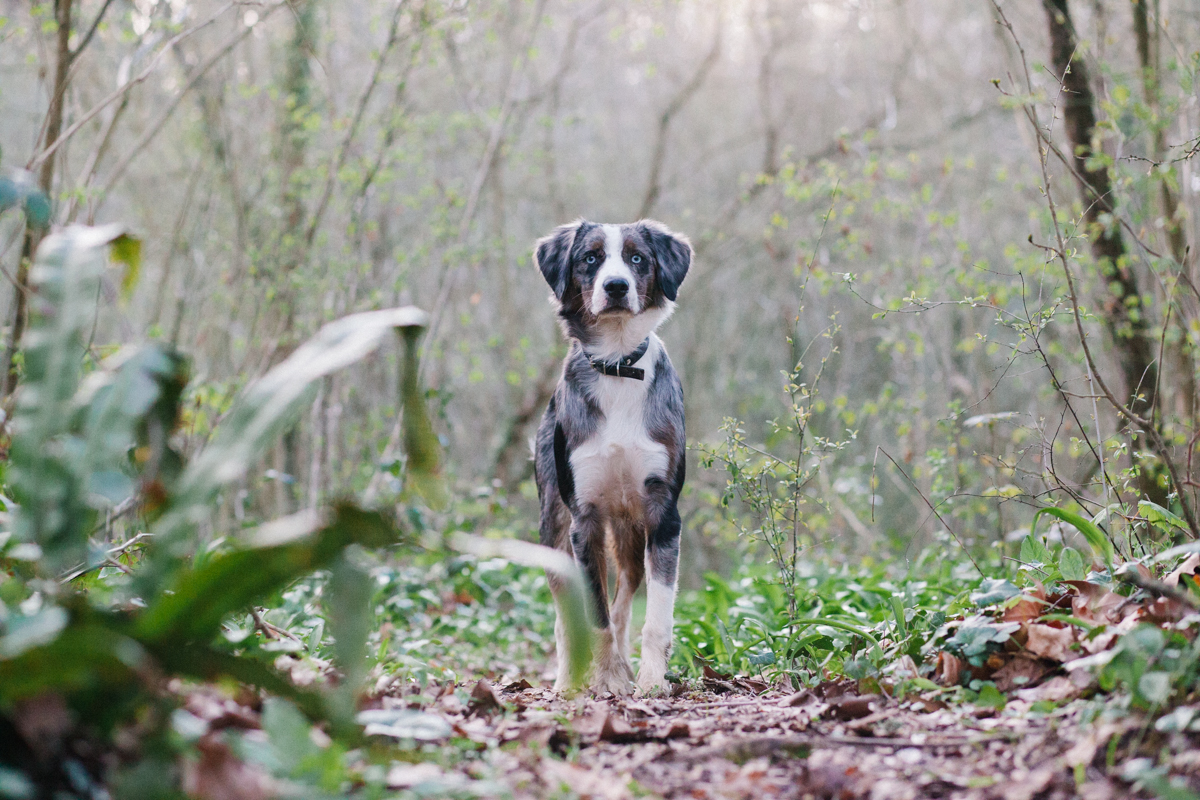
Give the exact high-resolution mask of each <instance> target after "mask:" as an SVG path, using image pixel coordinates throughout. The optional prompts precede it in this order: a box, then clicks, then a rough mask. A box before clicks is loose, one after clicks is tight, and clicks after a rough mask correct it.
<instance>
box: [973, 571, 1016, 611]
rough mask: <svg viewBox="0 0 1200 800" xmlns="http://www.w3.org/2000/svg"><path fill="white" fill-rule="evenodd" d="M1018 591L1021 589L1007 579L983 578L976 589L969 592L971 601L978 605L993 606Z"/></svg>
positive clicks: (1014, 595)
mask: <svg viewBox="0 0 1200 800" xmlns="http://www.w3.org/2000/svg"><path fill="white" fill-rule="evenodd" d="M1020 593H1021V590H1020V589H1018V588H1017V587H1016V586H1015V585H1013V584H1012V583H1010V582H1009V581H1007V580H1004V579H1002V578H998V579H988V578H985V579H984V581H983V583H981V584H979V589H978V591H975V592H973V593H972V594H971V602H972V603H974V604H975V605H977V606H980V607H984V606H993V605H995V604H996V603H1002V602H1004V601H1005V600H1007V599H1008V598H1010V597H1016V596H1017V595H1019V594H1020Z"/></svg>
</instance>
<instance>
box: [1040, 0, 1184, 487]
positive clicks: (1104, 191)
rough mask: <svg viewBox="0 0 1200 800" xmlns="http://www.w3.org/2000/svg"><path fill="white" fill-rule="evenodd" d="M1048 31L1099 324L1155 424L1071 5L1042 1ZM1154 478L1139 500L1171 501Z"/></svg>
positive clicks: (1142, 340)
mask: <svg viewBox="0 0 1200 800" xmlns="http://www.w3.org/2000/svg"><path fill="white" fill-rule="evenodd" d="M1042 5H1043V6H1044V8H1045V9H1046V16H1047V19H1048V22H1049V25H1050V59H1051V63H1052V68H1053V70H1054V74H1055V75H1057V76H1059V77H1060V79H1061V80H1062V104H1063V105H1062V108H1063V121H1064V123H1065V127H1066V131H1067V138H1068V139H1069V140H1070V142H1071V150H1072V153H1073V156H1074V170H1075V177H1076V182H1077V183H1078V184H1079V191H1080V195H1081V198H1082V200H1083V218H1084V222H1085V223H1086V226H1087V232H1088V238H1089V239H1090V240H1091V244H1092V257H1093V258H1094V259H1095V260H1096V266H1097V268H1098V269H1099V270H1100V274H1101V275H1103V276H1104V279H1105V282H1106V284H1107V286H1108V289H1109V293H1108V296H1107V297H1105V298H1104V299H1103V301H1102V303H1101V318H1102V319H1103V321H1104V327H1105V329H1106V330H1107V331H1108V333H1109V336H1110V337H1111V339H1112V343H1113V349H1114V351H1115V353H1116V356H1117V363H1118V364H1119V366H1120V370H1121V377H1122V379H1123V384H1124V391H1125V396H1124V397H1123V398H1120V399H1122V400H1123V401H1124V402H1125V403H1126V404H1127V405H1128V406H1129V408H1130V409H1131V410H1132V411H1134V412H1136V413H1138V414H1140V415H1142V416H1143V417H1145V418H1147V419H1151V420H1153V419H1154V409H1155V401H1156V393H1157V391H1158V365H1157V363H1156V361H1155V358H1156V356H1155V350H1156V342H1155V340H1154V338H1153V334H1152V332H1151V330H1150V326H1149V324H1148V321H1147V319H1146V309H1145V308H1143V307H1142V305H1141V294H1140V292H1139V291H1138V282H1137V276H1136V275H1135V274H1134V272H1133V269H1132V267H1131V264H1130V260H1129V256H1128V252H1127V250H1126V248H1125V240H1124V238H1123V237H1122V235H1121V227H1120V224H1119V223H1118V222H1117V220H1116V214H1115V213H1114V198H1113V195H1112V181H1111V179H1110V177H1109V174H1108V169H1107V167H1104V166H1102V165H1101V166H1089V165H1088V160H1089V159H1090V158H1091V157H1092V155H1093V153H1094V152H1095V151H1094V150H1093V144H1092V140H1093V137H1094V136H1095V135H1096V98H1095V95H1094V94H1093V92H1092V86H1091V82H1090V80H1089V76H1088V71H1087V65H1086V64H1085V63H1084V60H1083V58H1082V57H1079V54H1078V52H1077V51H1078V42H1077V39H1076V36H1075V28H1074V26H1073V25H1072V24H1071V14H1070V9H1069V8H1068V5H1067V0H1042ZM1130 437H1131V441H1132V445H1133V447H1132V453H1131V455H1132V456H1133V458H1134V461H1135V463H1136V462H1137V460H1138V458H1137V453H1138V452H1139V451H1140V450H1142V449H1144V448H1145V446H1146V443H1145V437H1144V435H1143V434H1139V433H1138V432H1137V431H1130ZM1156 477H1157V476H1156V474H1155V473H1154V472H1152V471H1151V470H1148V469H1146V465H1144V464H1143V465H1142V470H1141V479H1140V487H1139V488H1140V489H1141V491H1142V494H1144V495H1146V496H1148V497H1150V498H1151V499H1154V500H1155V501H1157V502H1160V503H1162V502H1165V501H1166V493H1165V492H1164V491H1163V489H1162V488H1161V487H1159V486H1158V482H1157V480H1156Z"/></svg>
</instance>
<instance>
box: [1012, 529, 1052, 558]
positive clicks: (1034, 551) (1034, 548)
mask: <svg viewBox="0 0 1200 800" xmlns="http://www.w3.org/2000/svg"><path fill="white" fill-rule="evenodd" d="M1018 558H1020V560H1021V562H1022V563H1023V564H1037V565H1046V564H1052V563H1054V556H1052V555H1051V554H1050V551H1049V550H1048V549H1047V548H1046V545H1044V544H1042V542H1041V540H1040V539H1038V538H1036V537H1035V536H1032V535H1030V536H1026V537H1025V538H1024V539H1022V540H1021V553H1020V555H1019V556H1018Z"/></svg>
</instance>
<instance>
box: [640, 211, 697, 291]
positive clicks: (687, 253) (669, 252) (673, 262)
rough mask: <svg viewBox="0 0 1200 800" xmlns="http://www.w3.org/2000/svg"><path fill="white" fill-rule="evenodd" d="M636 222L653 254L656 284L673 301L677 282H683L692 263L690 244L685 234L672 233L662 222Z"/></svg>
mask: <svg viewBox="0 0 1200 800" xmlns="http://www.w3.org/2000/svg"><path fill="white" fill-rule="evenodd" d="M638 224H639V225H640V226H641V227H642V232H643V233H644V234H645V236H646V240H647V241H648V242H649V243H650V251H651V252H652V253H653V254H654V263H655V266H656V268H657V272H658V275H657V277H658V285H659V286H660V287H661V288H662V293H663V295H665V296H666V298H667V299H668V300H670V301H671V302H675V297H676V296H677V295H678V293H679V284H681V283H683V279H684V278H685V277H686V276H687V272H688V267H690V266H691V265H692V245H691V243H690V242H689V241H688V240H687V237H686V236H684V235H683V234H680V233H672V232H671V231H670V230H668V229H667V226H665V225H663V224H662V223H659V222H654V221H653V220H642V221H641V222H640V223H638Z"/></svg>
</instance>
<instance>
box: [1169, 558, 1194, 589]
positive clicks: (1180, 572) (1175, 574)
mask: <svg viewBox="0 0 1200 800" xmlns="http://www.w3.org/2000/svg"><path fill="white" fill-rule="evenodd" d="M1197 570H1200V553H1192V554H1191V555H1190V556H1188V557H1187V558H1186V559H1184V562H1183V563H1182V564H1180V565H1179V566H1178V567H1176V568H1175V569H1174V570H1173V571H1172V572H1171V574H1170V575H1168V576H1167V577H1165V578H1163V583H1165V584H1166V585H1167V586H1178V585H1179V579H1180V578H1183V577H1185V576H1186V577H1189V578H1191V579H1192V581H1193V582H1195V579H1196V572H1197Z"/></svg>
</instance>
